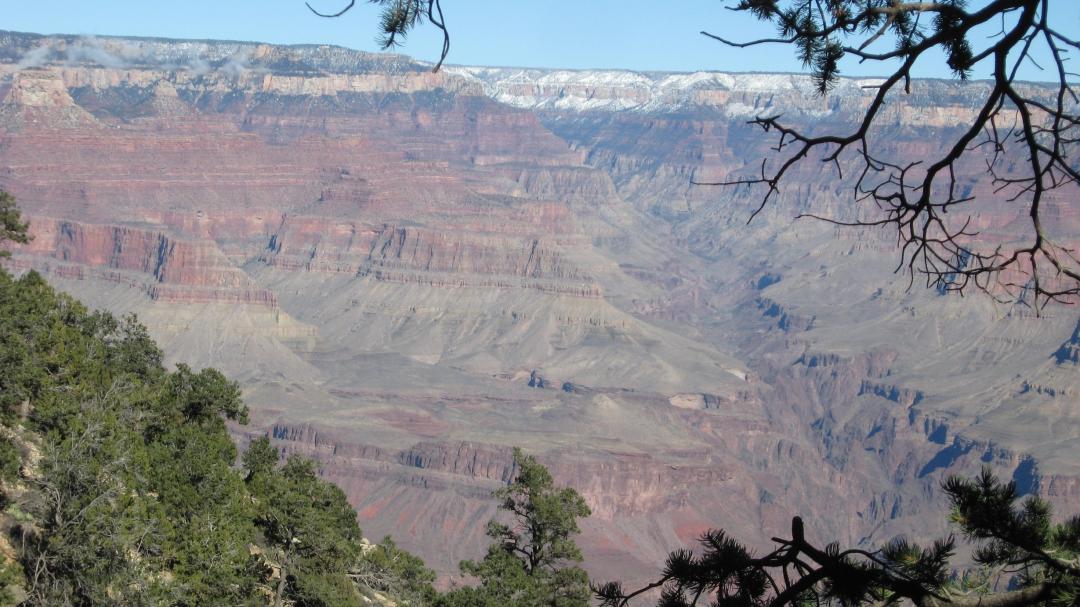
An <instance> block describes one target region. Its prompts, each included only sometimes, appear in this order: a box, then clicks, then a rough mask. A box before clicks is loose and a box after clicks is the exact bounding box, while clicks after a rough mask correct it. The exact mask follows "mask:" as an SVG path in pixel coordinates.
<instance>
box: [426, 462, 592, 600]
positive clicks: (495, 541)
mask: <svg viewBox="0 0 1080 607" xmlns="http://www.w3.org/2000/svg"><path fill="white" fill-rule="evenodd" d="M514 463H515V465H516V466H517V469H518V473H517V476H516V477H515V478H514V481H513V482H512V483H511V484H510V485H508V486H507V487H505V488H503V489H500V490H499V491H497V492H496V493H495V495H496V497H498V498H500V499H501V500H502V504H501V505H500V509H502V510H503V511H504V512H506V513H507V514H509V515H510V523H509V524H507V523H504V522H500V521H498V520H493V521H491V522H490V523H488V528H487V535H488V537H490V538H491V539H492V543H491V545H490V546H489V547H488V551H487V554H486V555H485V556H484V558H483V559H482V560H480V561H475V562H474V561H463V562H462V563H461V571H462V572H463V573H465V574H467V575H470V576H472V577H475V578H477V579H478V580H479V582H480V583H479V585H477V586H475V587H469V588H461V589H457V590H454V591H451V592H449V593H447V594H446V595H444V596H443V597H440V601H439V603H438V604H439V605H441V606H443V607H466V606H468V607H586V606H587V605H588V603H589V579H588V575H587V574H586V573H585V570H584V569H582V568H581V567H578V566H577V563H580V562H581V561H582V556H581V550H580V549H579V548H578V546H577V544H576V543H575V542H574V539H573V537H574V536H575V535H576V534H577V533H579V531H580V530H579V528H578V524H577V519H579V518H583V517H586V516H589V514H590V511H589V507H588V505H586V504H585V500H584V499H583V498H582V497H581V495H579V494H578V492H577V491H574V490H573V489H572V488H569V487H557V486H555V483H554V481H553V479H552V477H551V473H550V472H549V471H548V470H547V468H545V467H544V466H543V465H542V464H540V463H539V462H537V461H536V458H534V457H533V456H531V455H525V454H524V453H522V451H521V450H520V449H515V450H514Z"/></svg>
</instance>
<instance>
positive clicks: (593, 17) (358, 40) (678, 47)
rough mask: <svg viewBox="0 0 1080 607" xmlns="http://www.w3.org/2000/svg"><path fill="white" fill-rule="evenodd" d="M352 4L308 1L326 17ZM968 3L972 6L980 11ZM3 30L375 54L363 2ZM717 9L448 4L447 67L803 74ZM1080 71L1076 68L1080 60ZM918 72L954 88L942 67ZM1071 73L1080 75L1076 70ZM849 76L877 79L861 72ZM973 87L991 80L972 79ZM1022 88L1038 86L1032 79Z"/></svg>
mask: <svg viewBox="0 0 1080 607" xmlns="http://www.w3.org/2000/svg"><path fill="white" fill-rule="evenodd" d="M344 3H345V0H312V4H313V5H314V6H315V7H316V8H318V9H320V10H324V11H331V10H336V9H337V8H340V7H341V6H344ZM981 3H982V2H980V1H979V0H972V2H971V5H972V6H977V5H979V4H981ZM5 4H7V6H5V7H4V10H3V18H2V19H0V28H2V29H10V30H17V31H31V32H39V33H66V34H84V35H133V36H165V37H173V38H218V39H233V40H258V41H265V42H273V43H286V44H292V43H317V44H338V45H342V46H348V47H351V48H359V49H364V50H377V46H376V44H375V41H374V39H375V35H376V23H377V18H378V17H377V15H378V10H377V8H375V7H373V6H370V5H369V4H367V3H366V2H364V0H358V2H357V6H356V8H355V9H353V10H352V11H351V12H350V13H348V14H347V15H345V16H344V17H342V18H340V19H321V18H319V17H316V16H314V15H312V14H311V13H310V12H309V11H308V10H307V8H306V7H305V6H304V4H303V1H302V0H184V1H182V2H171V1H147V0H95V1H87V0H35V1H33V2H10V1H9V2H7V3H5ZM730 4H732V2H723V1H721V0H671V1H670V2H657V1H656V0H443V7H444V10H445V12H446V20H447V25H448V26H449V28H450V31H451V36H452V38H451V42H452V46H451V51H450V57H449V59H448V60H447V61H448V62H449V63H455V64H466V65H502V66H529V67H564V68H622V69H632V70H674V71H695V70H722V71H801V68H800V66H799V64H798V62H797V61H796V60H795V59H794V57H793V53H792V51H791V49H790V48H786V47H780V46H772V47H767V48H766V47H758V48H754V49H731V48H726V47H724V46H722V45H720V44H719V43H717V42H715V41H711V40H709V39H707V38H705V37H704V36H701V35H700V34H699V33H698V32H699V31H701V30H702V29H704V30H708V31H710V32H712V33H715V34H718V35H721V36H725V37H730V38H740V39H747V38H751V37H757V36H763V35H765V36H768V35H771V34H772V31H771V30H770V29H768V28H765V27H763V26H761V25H760V24H758V23H757V22H756V21H754V20H753V19H751V18H749V17H747V16H745V15H741V14H737V13H733V12H731V11H728V10H725V9H724V8H723V7H724V6H725V5H730ZM1051 6H1052V13H1051V16H1052V20H1053V22H1054V24H1055V27H1057V28H1058V29H1060V30H1062V31H1064V32H1067V33H1071V34H1072V35H1074V36H1078V37H1080V0H1051ZM441 44H442V39H441V37H439V36H438V35H437V32H435V31H433V28H425V29H424V30H422V31H418V32H416V33H415V34H413V35H412V36H410V38H409V40H408V41H407V44H406V46H405V47H404V48H403V49H402V52H405V53H407V54H409V55H412V56H414V57H416V58H418V59H425V60H429V61H434V60H436V59H437V58H438V53H439V49H440V47H441ZM1077 61H1078V63H1080V58H1078V59H1077ZM928 63H930V64H933V65H928V66H927V68H926V69H923V70H922V71H921V72H919V73H918V75H919V76H924V77H947V76H948V73H947V70H945V69H944V65H943V63H942V62H941V61H930V62H928ZM1073 71H1080V70H1076V69H1074V70H1073ZM843 72H844V73H845V74H847V75H879V74H881V73H883V72H884V70H883V69H882V68H881V67H880V66H877V67H874V68H870V69H867V68H865V67H863V66H858V65H855V64H854V63H853V62H852V63H849V64H847V65H845V66H843ZM974 75H975V76H976V77H979V76H980V75H985V73H983V74H980V73H979V70H976V73H975V74H974ZM1023 77H1025V78H1028V79H1043V78H1040V76H1039V72H1038V71H1037V70H1036V69H1034V68H1029V69H1026V70H1025V71H1024V73H1023Z"/></svg>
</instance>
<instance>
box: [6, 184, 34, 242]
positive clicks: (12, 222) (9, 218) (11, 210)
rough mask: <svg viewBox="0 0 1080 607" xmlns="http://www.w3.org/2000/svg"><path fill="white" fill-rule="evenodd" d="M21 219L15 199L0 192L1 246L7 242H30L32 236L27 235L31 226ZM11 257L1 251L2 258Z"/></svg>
mask: <svg viewBox="0 0 1080 607" xmlns="http://www.w3.org/2000/svg"><path fill="white" fill-rule="evenodd" d="M21 217H22V216H21V214H20V213H19V207H17V206H15V197H14V196H12V195H11V194H9V193H7V192H5V191H3V190H0V245H2V244H4V243H5V242H17V243H20V244H26V243H28V242H30V235H29V234H28V233H27V230H28V229H29V227H30V225H29V224H28V223H26V222H24V221H22V219H21ZM10 255H11V253H9V252H8V251H6V250H4V249H0V258H4V257H8V256H10Z"/></svg>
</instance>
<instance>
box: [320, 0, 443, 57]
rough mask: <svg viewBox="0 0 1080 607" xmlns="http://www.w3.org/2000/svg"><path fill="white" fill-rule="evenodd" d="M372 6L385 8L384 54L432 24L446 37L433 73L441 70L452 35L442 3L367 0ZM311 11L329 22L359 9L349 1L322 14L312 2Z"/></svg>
mask: <svg viewBox="0 0 1080 607" xmlns="http://www.w3.org/2000/svg"><path fill="white" fill-rule="evenodd" d="M368 1H369V2H371V3H372V4H378V5H379V6H381V7H382V9H383V11H382V15H381V16H380V18H379V30H380V35H379V39H378V40H379V44H380V45H381V46H382V48H383V50H384V51H385V50H389V49H392V48H394V47H396V46H398V45H400V44H403V42H404V40H405V37H406V36H407V35H408V34H409V31H410V30H411V29H413V28H414V27H416V26H418V25H422V24H423V23H424V22H425V21H427V22H429V23H431V24H432V25H434V26H435V27H436V28H438V29H439V31H441V32H442V35H443V46H442V55H441V56H440V57H439V62H438V63H436V64H435V67H434V68H432V70H431V71H433V72H437V71H439V68H441V67H442V64H443V61H446V56H447V55H448V54H450V31H449V30H448V29H446V18H445V17H443V11H442V5H440V4H439V0H368ZM304 4H305V5H307V7H308V9H309V10H310V11H311V12H313V13H315V14H316V15H318V16H320V17H327V18H330V19H333V18H336V17H340V16H342V15H344V14H345V13H347V12H349V11H350V10H352V9H353V7H355V6H356V0H349V3H348V4H346V5H345V6H344V7H343V8H341V9H340V10H337V11H335V12H332V13H323V12H320V11H317V10H315V8H314V7H312V6H311V3H310V2H305V3H304Z"/></svg>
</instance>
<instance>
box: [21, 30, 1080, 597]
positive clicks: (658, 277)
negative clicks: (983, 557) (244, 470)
mask: <svg viewBox="0 0 1080 607" xmlns="http://www.w3.org/2000/svg"><path fill="white" fill-rule="evenodd" d="M88 45H90V46H88ZM88 48H92V49H94V50H95V52H93V53H91V52H89V51H88V50H87V49H88ZM0 61H3V62H2V63H0V187H3V188H4V189H7V190H9V191H11V192H12V193H13V194H14V195H15V196H16V197H17V198H18V200H19V202H20V205H21V206H22V207H23V208H24V209H25V211H26V213H27V214H28V216H29V218H30V220H31V230H32V232H33V234H34V235H35V240H34V241H33V242H32V243H31V244H29V245H27V246H25V247H21V248H19V249H18V250H16V251H15V256H14V258H13V259H12V260H11V265H12V266H13V267H14V268H16V269H18V270H23V269H28V268H34V269H37V270H39V271H42V272H44V273H45V274H46V275H47V276H48V277H49V278H50V280H52V281H53V282H54V283H56V284H57V285H58V286H60V287H61V288H64V289H67V290H69V291H71V292H73V293H74V294H76V295H77V296H79V297H81V298H83V299H84V300H86V301H87V302H88V303H89V304H91V305H98V306H104V307H108V308H110V309H111V310H113V311H115V312H121V313H122V312H128V311H134V312H137V313H138V314H139V315H140V318H141V319H142V320H143V321H144V322H146V323H147V324H148V325H149V326H150V328H151V330H152V331H153V332H154V334H155V336H156V337H157V338H158V339H159V340H160V341H161V343H162V344H163V345H164V347H165V349H166V351H167V352H168V354H169V356H170V357H171V358H172V360H174V361H186V362H189V363H191V364H194V365H214V366H217V367H220V368H222V369H223V370H224V371H226V372H227V373H229V374H231V375H232V376H234V377H236V378H238V379H239V380H240V381H241V382H242V383H243V385H244V386H245V392H246V398H247V400H248V402H249V404H250V405H251V406H252V408H253V410H254V414H253V418H254V422H253V426H251V427H248V428H237V430H236V432H237V436H238V437H239V438H240V439H241V440H244V439H245V438H247V437H250V436H252V435H255V434H260V433H263V432H270V433H271V435H272V436H273V438H274V439H275V441H276V443H277V444H279V445H280V446H283V447H284V448H286V449H287V450H289V451H294V452H300V453H305V454H308V455H311V456H314V457H317V458H319V459H320V461H321V462H322V463H323V466H322V471H323V473H324V474H325V475H326V476H327V477H328V478H330V479H332V480H334V481H335V482H337V483H339V484H340V485H341V486H342V487H343V488H344V489H345V490H346V491H347V492H348V494H349V496H350V498H351V499H352V500H353V502H354V504H355V505H356V506H357V510H358V512H359V515H360V518H361V521H362V523H363V525H364V528H365V531H366V533H367V535H369V536H373V537H378V536H380V535H381V534H385V533H392V534H393V535H394V537H395V538H396V539H397V540H398V541H399V543H400V544H402V545H403V546H405V547H406V548H408V549H410V550H415V551H417V552H419V553H420V554H422V555H423V556H424V557H425V558H426V559H428V561H429V563H431V564H432V565H433V566H435V567H436V568H437V569H438V570H439V571H440V572H441V573H443V574H444V575H452V574H454V573H455V572H456V566H457V562H458V561H459V560H461V559H463V558H475V557H477V556H478V555H479V554H480V553H481V552H482V547H483V545H484V544H485V540H484V538H483V535H482V534H483V527H484V523H485V522H486V520H487V519H488V518H490V517H491V516H493V515H494V514H495V504H494V503H493V502H492V500H491V499H490V493H491V490H492V489H493V488H495V487H497V486H499V485H500V484H501V483H505V482H507V480H508V479H509V478H511V477H512V475H513V470H512V457H511V447H512V446H521V447H523V448H524V449H525V450H526V451H528V452H530V453H535V454H537V455H538V456H539V457H540V458H541V460H542V461H543V462H544V463H545V464H546V465H548V466H549V467H550V468H551V469H552V471H553V472H554V473H555V475H556V477H557V479H558V480H559V481H560V482H563V483H567V484H570V485H572V486H574V487H576V488H577V489H578V490H579V491H581V492H582V494H583V495H585V496H586V499H587V500H588V501H589V504H590V506H591V507H592V509H593V512H594V515H593V516H592V517H591V518H590V519H589V520H588V521H586V523H585V525H584V534H583V537H582V542H581V543H582V544H583V547H584V549H585V552H586V558H587V563H588V564H589V567H590V568H591V571H592V572H593V574H594V575H596V576H597V577H598V578H601V579H606V578H614V577H618V578H622V579H625V580H627V581H628V582H633V581H635V580H641V579H644V578H645V577H647V576H649V575H651V574H653V573H654V572H655V570H656V568H657V567H658V566H659V564H660V563H661V561H662V560H663V558H664V556H665V555H666V552H667V551H668V550H669V549H671V548H674V547H677V546H682V545H684V544H685V543H687V542H689V541H691V540H692V539H693V538H694V537H695V536H696V535H697V534H699V533H700V532H701V531H703V530H704V529H706V528H708V527H712V526H724V527H726V528H728V529H730V530H731V531H733V532H734V533H735V534H736V535H738V536H740V537H746V538H748V539H750V540H751V541H752V542H757V543H764V542H765V541H766V539H767V538H768V537H769V536H771V535H773V534H774V533H775V531H776V529H778V528H784V527H785V526H786V525H787V521H788V519H789V518H790V517H791V516H792V515H794V514H800V515H802V516H803V517H804V518H807V519H808V520H811V521H813V523H812V524H811V527H812V528H813V529H815V530H816V532H817V533H819V534H820V537H828V538H837V539H840V540H842V541H848V542H856V543H857V542H864V543H867V544H876V543H879V542H881V541H884V540H886V539H888V538H890V537H892V536H893V535H894V534H896V533H901V532H904V533H910V534H913V535H915V536H926V535H930V534H934V533H937V532H940V531H943V530H944V529H945V522H944V518H945V517H944V515H943V507H944V504H943V502H942V501H941V500H940V499H939V497H938V496H937V486H938V483H939V481H940V479H941V477H942V475H944V474H948V473H952V472H962V473H966V472H971V471H973V470H975V469H977V467H978V466H979V465H981V464H982V463H991V464H992V465H995V466H997V467H998V469H999V472H1000V473H1003V474H1006V475H1014V477H1015V478H1016V479H1017V481H1018V483H1019V484H1020V486H1021V487H1022V488H1023V489H1025V490H1028V491H1036V492H1039V493H1042V494H1044V495H1047V496H1049V497H1050V498H1051V499H1053V500H1055V501H1057V502H1059V503H1060V504H1061V505H1062V506H1064V507H1065V508H1067V509H1069V510H1075V509H1076V508H1077V507H1078V506H1080V484H1078V482H1080V481H1078V480H1077V479H1080V469H1077V467H1076V461H1080V459H1078V458H1077V457H1076V455H1077V453H1080V444H1078V443H1077V441H1078V440H1080V439H1077V438H1076V437H1077V436H1080V419H1078V416H1080V413H1078V411H1077V409H1076V407H1075V402H1076V398H1077V393H1078V389H1080V385H1078V384H1080V379H1078V377H1080V375H1078V374H1077V373H1076V365H1075V361H1076V356H1075V352H1076V350H1077V345H1076V344H1077V335H1076V330H1077V329H1076V327H1077V311H1076V310H1074V309H1071V308H1055V309H1052V310H1049V312H1048V313H1047V314H1046V315H1045V316H1043V317H1038V318H1036V317H1035V316H1034V315H1033V314H1031V313H1030V311H1029V310H1027V309H1025V308H1024V307H1022V306H1013V307H999V306H995V305H993V304H991V303H990V302H989V301H987V300H985V299H980V298H968V299H959V298H956V297H946V296H942V295H939V294H937V293H933V292H928V291H923V290H920V289H918V288H915V289H912V290H908V289H907V282H906V281H905V280H902V279H899V278H897V277H896V276H894V275H893V274H891V269H892V266H893V264H894V263H895V249H894V247H893V242H892V241H891V240H890V239H889V237H888V235H887V234H882V233H875V232H870V231H852V230H844V229H837V228H834V227H831V226H826V225H823V224H819V223H813V222H805V221H798V222H794V223H793V222H792V218H793V217H794V216H795V215H797V214H798V213H800V212H805V211H808V210H812V211H815V212H820V213H825V214H829V215H832V216H834V217H839V218H844V217H853V216H854V214H855V213H857V212H858V210H857V209H855V208H853V207H851V206H850V205H849V204H848V203H847V200H848V199H849V197H850V191H849V190H845V189H843V188H842V187H841V185H840V184H838V183H837V180H836V179H835V177H834V176H833V175H832V174H830V173H829V172H827V171H823V170H820V169H821V167H819V166H816V165H813V163H810V164H807V165H806V166H804V167H802V168H801V169H800V172H799V173H798V174H797V175H795V178H794V179H793V180H792V181H791V182H790V183H789V187H787V188H785V189H784V190H783V191H782V192H781V195H780V196H779V197H778V199H777V200H776V202H775V204H773V205H771V206H770V207H768V208H767V209H766V210H765V212H764V213H763V214H762V215H761V216H760V217H759V218H758V219H756V220H755V221H754V222H753V223H752V224H750V225H749V226H747V225H745V221H746V218H747V217H748V216H749V213H750V212H751V211H752V210H753V209H754V208H756V206H757V204H758V202H759V201H760V199H759V198H758V196H759V195H760V193H758V192H752V191H748V190H746V189H745V188H736V189H713V188H695V187H691V186H689V185H688V184H689V181H690V178H691V177H698V178H711V177H716V176H723V175H728V174H732V173H738V172H739V171H745V170H748V169H747V167H751V169H752V168H753V167H755V166H757V163H758V162H759V160H758V159H759V158H760V155H761V154H763V153H764V152H765V151H766V149H767V147H768V146H769V145H770V144H771V143H772V142H771V141H769V140H766V139H763V138H762V137H761V135H760V134H759V133H757V132H755V131H753V130H751V129H750V128H749V127H748V126H746V125H745V124H744V121H745V118H746V117H748V116H753V115H756V114H758V113H761V112H768V113H773V112H778V111H784V112H787V113H789V115H791V116H792V118H793V119H795V120H801V121H804V122H805V124H806V125H808V126H810V125H817V126H819V127H821V128H827V127H833V126H835V125H837V124H842V123H844V121H846V120H849V119H850V118H851V116H852V115H853V113H855V112H857V111H859V110H860V109H861V108H862V107H864V104H865V95H866V93H865V91H864V89H862V88H860V87H861V86H862V85H863V84H865V83H863V82H859V81H850V82H845V83H843V85H842V86H841V87H840V91H839V93H838V94H837V95H835V96H832V97H830V98H828V99H824V100H822V99H819V98H817V97H815V96H813V95H812V94H811V93H810V89H809V87H808V85H807V83H806V82H805V80H803V79H800V78H798V77H793V76H773V75H730V74H693V75H687V74H680V75H639V74H629V73H620V72H544V71H512V70H496V69H486V68H453V69H448V70H445V71H444V73H441V74H438V75H435V74H430V73H428V72H427V70H426V68H425V66H424V65H421V64H417V63H414V62H411V61H410V60H408V59H407V58H403V57H382V56H373V55H367V54H363V53H357V52H353V51H347V50H345V49H338V48H330V47H273V46H268V45H258V44H247V43H213V42H183V41H156V40H124V39H100V40H93V41H87V40H80V39H78V38H56V37H50V38H46V37H35V36H29V35H21V34H10V33H8V34H2V35H0ZM980 86H982V85H980V84H978V83H976V84H973V85H971V86H969V87H961V86H958V85H955V84H951V83H946V82H928V83H916V86H915V89H914V91H915V93H914V94H913V95H912V96H910V97H908V98H903V99H897V100H895V105H894V106H892V109H891V110H890V111H891V112H892V114H890V116H892V119H893V120H894V124H893V125H891V126H889V127H888V128H887V129H885V130H884V131H883V132H882V133H881V134H880V139H881V141H883V142H884V143H883V145H885V146H886V147H887V149H888V151H889V153H892V154H898V155H904V156H908V157H920V156H924V155H926V154H927V153H929V152H930V151H932V150H933V149H935V147H936V146H937V145H939V144H938V143H937V142H938V141H940V138H941V137H945V136H948V135H949V133H950V132H951V130H950V129H955V128H957V127H959V126H962V125H963V124H965V123H966V121H968V120H970V119H971V111H972V110H971V104H972V99H973V98H974V96H975V95H976V94H977V92H978V91H977V89H978V87H980ZM976 194H978V195H980V196H982V195H984V194H987V192H985V191H982V190H978V191H976ZM1048 205H1049V206H1050V207H1051V208H1053V209H1054V210H1053V211H1052V213H1053V214H1055V217H1056V221H1055V225H1054V228H1053V229H1054V230H1056V233H1057V234H1059V236H1060V238H1062V239H1063V240H1064V241H1068V240H1069V239H1075V238H1076V236H1077V234H1080V216H1078V214H1077V210H1076V207H1075V205H1070V204H1068V203H1067V201H1064V200H1057V201H1051V202H1049V203H1048ZM1048 213H1051V211H1048ZM1015 216H1016V209H1014V208H1011V207H1010V206H1009V205H1008V204H1005V203H1004V202H992V203H991V204H989V205H987V206H986V207H984V209H983V211H982V212H981V213H980V214H979V215H978V217H977V221H978V223H979V227H980V229H983V230H984V231H986V232H987V233H993V234H998V235H1005V236H1008V235H1009V234H1012V232H1011V230H1013V229H1014V225H1013V219H1014V218H1015Z"/></svg>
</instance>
